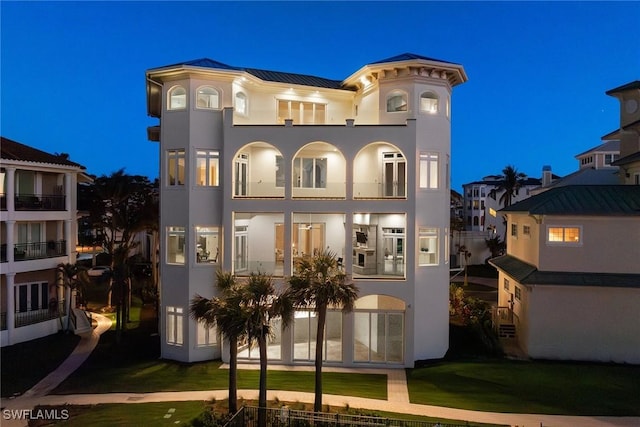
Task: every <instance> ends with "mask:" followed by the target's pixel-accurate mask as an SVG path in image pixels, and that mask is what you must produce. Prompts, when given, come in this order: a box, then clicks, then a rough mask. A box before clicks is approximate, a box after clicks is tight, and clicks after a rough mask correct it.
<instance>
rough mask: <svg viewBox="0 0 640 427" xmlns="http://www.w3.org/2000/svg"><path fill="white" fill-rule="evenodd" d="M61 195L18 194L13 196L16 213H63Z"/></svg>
mask: <svg viewBox="0 0 640 427" xmlns="http://www.w3.org/2000/svg"><path fill="white" fill-rule="evenodd" d="M65 197H66V196H65V195H63V194H20V195H18V196H15V209H16V210H17V211H63V210H65Z"/></svg>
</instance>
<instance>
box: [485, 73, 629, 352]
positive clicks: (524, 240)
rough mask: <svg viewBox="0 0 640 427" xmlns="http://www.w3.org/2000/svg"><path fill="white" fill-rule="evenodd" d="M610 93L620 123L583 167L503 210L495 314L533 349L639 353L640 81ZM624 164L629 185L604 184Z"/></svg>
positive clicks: (505, 330) (504, 330)
mask: <svg viewBox="0 0 640 427" xmlns="http://www.w3.org/2000/svg"><path fill="white" fill-rule="evenodd" d="M607 94H608V95H613V96H616V97H617V98H618V99H620V101H621V102H620V103H621V113H620V128H619V129H618V130H617V131H615V132H612V133H610V134H608V135H606V136H604V137H603V138H602V139H603V140H605V141H606V142H605V143H604V144H602V145H601V146H599V147H596V148H595V149H593V150H589V151H587V152H585V153H583V154H581V155H578V156H577V158H578V160H579V161H580V163H581V165H582V166H584V168H582V169H580V170H579V171H578V172H577V173H576V174H571V175H569V176H568V177H566V178H565V179H563V180H560V181H559V182H558V183H554V184H553V185H552V186H551V188H548V189H546V191H544V192H542V193H540V194H538V195H535V196H532V197H531V198H529V199H527V200H525V201H522V202H520V203H517V204H515V205H512V206H510V207H508V208H505V209H503V210H501V211H500V213H504V214H506V215H507V217H508V230H509V235H508V239H507V255H505V256H503V257H499V258H496V259H493V260H492V261H491V263H492V264H494V265H495V266H496V267H497V268H498V270H499V281H498V284H499V293H498V310H497V313H496V314H497V315H496V317H495V322H496V323H497V324H498V327H499V330H500V332H501V335H502V336H505V337H511V338H512V339H515V340H516V341H517V342H518V343H519V345H520V347H521V348H522V349H523V350H524V351H525V352H526V353H527V354H528V355H529V356H531V357H533V358H542V359H572V360H597V361H605V362H608V361H614V362H624V363H640V322H639V321H638V320H639V318H638V306H640V263H639V262H638V260H639V259H640V249H639V246H638V242H640V185H638V184H640V182H639V181H640V179H637V178H636V176H637V175H636V173H640V156H639V154H640V111H639V108H638V104H639V103H640V82H638V81H636V82H633V83H630V84H627V85H624V86H621V87H619V88H616V89H613V90H611V91H608V92H607ZM613 140H617V141H619V144H618V143H615V142H613ZM618 148H619V154H620V158H619V159H618V160H615V155H616V150H617V149H618ZM607 156H609V157H608V158H607ZM583 159H589V160H588V161H583ZM607 160H608V161H607ZM617 168H619V170H618V171H617V172H618V173H617V176H619V177H620V178H621V179H620V181H619V182H621V183H622V184H627V185H597V183H598V181H597V180H600V182H604V183H610V182H611V175H610V174H606V173H607V172H609V171H616V169H617ZM582 171H591V172H588V175H585V174H581V172H582ZM593 171H604V173H605V175H602V174H599V175H596V174H594V173H593ZM594 180H595V181H594ZM563 181H564V182H563ZM568 182H569V183H576V184H579V185H570V184H567V183H568Z"/></svg>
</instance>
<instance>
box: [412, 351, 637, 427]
mask: <svg viewBox="0 0 640 427" xmlns="http://www.w3.org/2000/svg"><path fill="white" fill-rule="evenodd" d="M638 378H640V366H628V365H627V366H626V365H607V364H596V363H563V362H518V361H507V360H486V361H447V362H442V363H435V364H433V365H429V366H424V367H421V368H416V369H409V370H407V382H408V386H409V395H410V399H411V402H412V403H418V404H425V405H436V406H447V407H452V408H461V409H471V410H477V411H491V412H516V413H518V412H520V413H540V414H560V415H585V416H586V415H601V416H639V415H640V382H639V381H638Z"/></svg>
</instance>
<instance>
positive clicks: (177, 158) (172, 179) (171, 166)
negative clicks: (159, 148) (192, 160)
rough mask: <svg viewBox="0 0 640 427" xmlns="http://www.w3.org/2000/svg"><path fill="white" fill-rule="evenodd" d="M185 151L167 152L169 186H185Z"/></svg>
mask: <svg viewBox="0 0 640 427" xmlns="http://www.w3.org/2000/svg"><path fill="white" fill-rule="evenodd" d="M184 168H185V154H184V150H167V185H171V186H173V185H184V182H185V180H184Z"/></svg>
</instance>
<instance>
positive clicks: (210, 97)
mask: <svg viewBox="0 0 640 427" xmlns="http://www.w3.org/2000/svg"><path fill="white" fill-rule="evenodd" d="M196 108H202V109H208V110H214V109H218V108H220V96H219V95H218V91H217V90H216V89H214V88H212V87H211V86H200V87H199V88H198V89H197V90H196Z"/></svg>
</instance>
